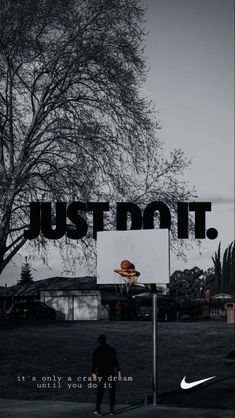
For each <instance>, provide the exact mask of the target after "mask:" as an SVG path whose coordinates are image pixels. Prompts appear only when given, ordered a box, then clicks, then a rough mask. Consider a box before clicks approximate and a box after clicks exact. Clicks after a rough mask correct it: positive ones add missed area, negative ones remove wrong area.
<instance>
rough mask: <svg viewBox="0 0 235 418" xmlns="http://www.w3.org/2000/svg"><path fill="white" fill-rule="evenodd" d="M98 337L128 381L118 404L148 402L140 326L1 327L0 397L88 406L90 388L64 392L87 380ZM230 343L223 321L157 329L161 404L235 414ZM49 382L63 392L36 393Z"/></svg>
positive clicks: (120, 387)
mask: <svg viewBox="0 0 235 418" xmlns="http://www.w3.org/2000/svg"><path fill="white" fill-rule="evenodd" d="M101 333H104V334H106V335H107V336H108V339H109V342H110V344H111V345H113V346H114V347H115V348H116V350H117V352H118V357H119V362H120V364H121V369H122V373H123V376H125V377H132V378H133V382H130V381H129V382H119V383H118V384H117V398H118V401H119V403H122V404H123V403H128V404H133V403H138V402H141V401H142V400H143V399H144V398H147V397H148V396H150V395H151V391H152V388H151V383H152V381H151V379H152V377H151V376H152V369H151V368H152V324H151V322H140V321H133V322H117V321H113V322H109V321H103V322H102V321H100V322H98V321H80V322H54V323H44V324H43V323H36V324H32V323H23V324H18V325H16V324H15V325H14V324H12V325H10V326H9V325H7V326H6V324H2V325H1V344H0V358H1V359H2V365H1V375H0V393H1V395H0V396H1V397H2V398H12V399H13V398H14V399H44V400H52V399H54V400H67V401H75V402H93V401H94V399H95V392H96V391H95V389H92V388H88V387H87V384H88V383H89V382H88V381H85V382H84V383H83V387H82V388H78V387H77V386H76V387H74V388H73V387H71V389H68V383H70V384H71V383H73V384H74V385H77V383H81V382H78V381H77V377H80V376H86V377H88V376H90V366H91V356H92V351H93V349H94V348H95V346H96V340H97V336H98V335H99V334H101ZM233 337H234V327H233V325H230V324H226V323H225V322H216V321H210V322H209V321H208V322H187V323H186V322H185V323H174V322H172V323H159V327H158V341H159V350H158V364H159V401H160V402H161V404H163V405H175V406H184V407H189V406H190V407H198V408H199V407H200V408H203V407H207V408H228V409H229V408H230V409H232V408H234V406H235V405H234V396H233V394H234V381H235V379H234V377H235V373H234V372H235V371H234V361H233V360H228V359H226V355H227V354H228V353H229V352H230V351H231V350H232V349H233V346H232V343H233ZM3 359H4V361H3ZM22 376H24V377H25V381H24V380H23V378H22ZM53 376H56V380H57V376H59V377H61V380H60V383H61V388H58V387H57V388H53V387H52V388H47V389H45V388H40V387H39V386H40V384H41V383H42V378H43V377H44V378H46V377H47V378H53ZM184 376H186V380H187V381H188V382H191V381H194V380H200V379H204V378H207V377H210V376H216V378H215V379H212V380H211V381H210V382H208V383H205V384H203V385H200V386H198V387H197V388H195V389H192V390H182V389H180V381H181V380H182V378H183V377H184ZM68 377H70V378H71V379H72V381H71V380H69V381H68ZM34 378H36V380H35V379H34ZM48 380H49V379H48ZM50 383H51V384H52V382H50ZM37 384H38V387H37Z"/></svg>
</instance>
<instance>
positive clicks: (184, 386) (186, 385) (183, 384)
mask: <svg viewBox="0 0 235 418" xmlns="http://www.w3.org/2000/svg"><path fill="white" fill-rule="evenodd" d="M215 377H216V376H212V377H207V379H202V380H196V381H195V382H191V383H187V382H186V381H185V379H186V376H184V378H183V379H182V380H181V383H180V387H181V388H182V389H191V388H193V387H194V386H197V385H201V384H202V383H204V382H207V381H208V380H211V379H214V378H215Z"/></svg>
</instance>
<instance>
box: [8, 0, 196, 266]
mask: <svg viewBox="0 0 235 418" xmlns="http://www.w3.org/2000/svg"><path fill="white" fill-rule="evenodd" d="M143 19H144V11H143V10H142V8H141V7H140V6H139V2H138V0H128V1H126V0H115V1H114V0H69V1H66V2H64V1H62V0H53V1H52V0H16V1H14V2H12V1H10V0H1V1H0V80H1V81H0V174H1V184H0V196H1V202H0V216H1V226H0V272H1V271H3V269H4V268H5V266H6V265H7V264H8V262H9V261H10V260H11V259H12V257H13V256H14V255H15V254H16V253H17V252H18V251H19V249H20V248H21V247H22V246H23V245H24V243H25V239H24V236H23V230H24V229H25V228H26V227H27V223H28V222H29V202H30V201H37V200H40V201H43V200H54V201H58V200H60V201H61V200H66V201H73V200H85V201H86V200H92V199H95V200H96V201H98V200H100V199H102V200H105V199H107V198H109V200H115V199H119V200H128V199H129V200H132V201H136V202H137V201H139V202H140V203H141V202H142V203H143V202H144V201H150V200H151V199H161V200H164V201H166V203H168V204H169V205H170V206H171V207H172V208H173V211H174V210H175V204H176V202H177V200H183V199H188V198H189V197H190V196H191V191H190V190H189V189H188V186H187V185H186V184H185V183H184V182H183V181H182V180H180V177H179V176H180V175H181V174H182V172H183V171H184V169H185V167H187V165H188V161H187V160H186V159H185V157H184V154H183V152H182V151H181V150H175V151H173V152H172V153H171V155H170V157H169V159H164V158H163V157H162V153H161V145H160V142H159V140H158V139H157V138H156V128H157V127H158V125H157V123H156V121H155V120H154V116H153V110H152V108H151V105H150V103H149V102H148V101H147V100H146V99H145V98H143V97H142V95H141V90H140V87H141V84H142V83H143V81H144V79H145V75H146V59H145V57H144V55H143V41H144V39H145V32H144V29H143V27H144V21H143ZM174 213H175V212H174Z"/></svg>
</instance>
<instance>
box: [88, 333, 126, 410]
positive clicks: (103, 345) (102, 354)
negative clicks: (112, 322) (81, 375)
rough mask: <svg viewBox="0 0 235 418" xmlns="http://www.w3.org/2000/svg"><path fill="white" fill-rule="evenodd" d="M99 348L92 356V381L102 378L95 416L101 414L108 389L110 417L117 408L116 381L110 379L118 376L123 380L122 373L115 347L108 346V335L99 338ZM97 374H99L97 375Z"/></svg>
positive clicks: (99, 384)
mask: <svg viewBox="0 0 235 418" xmlns="http://www.w3.org/2000/svg"><path fill="white" fill-rule="evenodd" d="M98 342H99V346H98V347H97V348H96V349H95V350H94V352H93V355H92V370H91V375H92V379H93V380H96V379H97V374H98V376H99V377H101V380H100V381H99V382H98V388H97V396H96V410H95V412H94V414H95V415H98V416H99V415H102V414H101V402H102V399H103V396H104V392H105V389H106V388H108V391H109V404H110V413H109V415H114V414H115V412H114V406H115V381H113V379H109V380H108V378H109V377H112V378H113V377H114V376H115V375H116V374H117V377H118V378H121V371H120V367H119V363H118V359H117V354H116V351H115V349H114V348H113V347H111V346H110V345H109V344H107V338H106V335H104V334H102V335H100V336H99V338H98ZM96 373H97V374H96Z"/></svg>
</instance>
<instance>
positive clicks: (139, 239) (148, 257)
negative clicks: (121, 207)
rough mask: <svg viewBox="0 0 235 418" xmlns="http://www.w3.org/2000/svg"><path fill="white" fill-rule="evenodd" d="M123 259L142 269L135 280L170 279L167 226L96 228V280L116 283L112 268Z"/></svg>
mask: <svg viewBox="0 0 235 418" xmlns="http://www.w3.org/2000/svg"><path fill="white" fill-rule="evenodd" d="M122 260H129V261H130V262H131V263H133V264H134V265H135V268H136V270H138V271H139V272H140V273H141V274H140V276H139V277H138V280H137V283H157V284H159V285H160V284H165V283H169V230H168V229H148V230H144V229H141V230H130V231H103V232H98V233H97V283H98V284H113V283H115V282H116V280H117V273H114V269H117V268H120V263H121V261H122Z"/></svg>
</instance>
